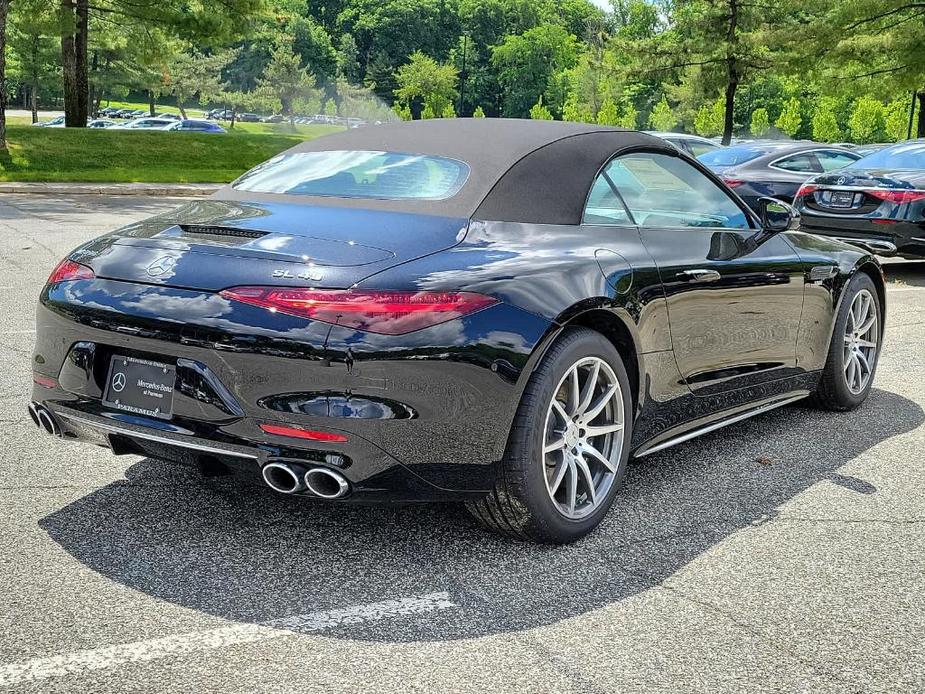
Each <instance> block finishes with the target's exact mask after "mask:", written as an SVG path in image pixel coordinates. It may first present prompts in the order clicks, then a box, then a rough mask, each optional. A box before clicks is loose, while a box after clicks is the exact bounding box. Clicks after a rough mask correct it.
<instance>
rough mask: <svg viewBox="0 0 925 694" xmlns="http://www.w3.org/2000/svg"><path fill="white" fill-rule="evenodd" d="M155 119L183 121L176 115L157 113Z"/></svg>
mask: <svg viewBox="0 0 925 694" xmlns="http://www.w3.org/2000/svg"><path fill="white" fill-rule="evenodd" d="M154 117H155V118H166V119H167V120H174V121H177V120H183V118H181V117H180V116H178V115H177V114H176V113H157V114H155V116H154Z"/></svg>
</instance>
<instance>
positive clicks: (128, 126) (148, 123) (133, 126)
mask: <svg viewBox="0 0 925 694" xmlns="http://www.w3.org/2000/svg"><path fill="white" fill-rule="evenodd" d="M174 123H176V121H173V120H170V119H168V118H152V117H150V116H149V117H148V118H136V119H135V120H132V121H129V122H128V123H119V124H118V125H114V126H112V127H113V129H115V130H163V129H164V128H166V127H167V126H168V125H173V124H174Z"/></svg>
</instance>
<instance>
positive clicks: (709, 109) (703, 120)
mask: <svg viewBox="0 0 925 694" xmlns="http://www.w3.org/2000/svg"><path fill="white" fill-rule="evenodd" d="M725 114H726V102H725V99H723V98H719V99H717V100H716V101H714V102H713V103H712V104H710V105H707V104H704V105H703V106H701V107H700V109H699V110H698V111H697V116H696V117H695V118H694V130H696V131H697V134H698V135H702V136H703V137H713V136H714V135H719V134H720V133H721V132H723V128H724V127H725Z"/></svg>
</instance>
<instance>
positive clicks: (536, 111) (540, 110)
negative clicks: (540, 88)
mask: <svg viewBox="0 0 925 694" xmlns="http://www.w3.org/2000/svg"><path fill="white" fill-rule="evenodd" d="M530 118H531V120H555V119H554V118H553V117H552V113H550V111H549V109H548V108H546V107H545V106H543V96H542V95H540V99H539V101H537V102H536V103H535V104H533V106H531V107H530Z"/></svg>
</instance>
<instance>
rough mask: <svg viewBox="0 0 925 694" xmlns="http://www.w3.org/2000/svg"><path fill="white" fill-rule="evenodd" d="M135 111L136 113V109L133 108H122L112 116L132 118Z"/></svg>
mask: <svg viewBox="0 0 925 694" xmlns="http://www.w3.org/2000/svg"><path fill="white" fill-rule="evenodd" d="M133 113H135V109H133V108H120V109H119V110H118V111H116V112H115V113H113V114H112V116H113V118H131V117H132V115H131V114H133Z"/></svg>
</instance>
